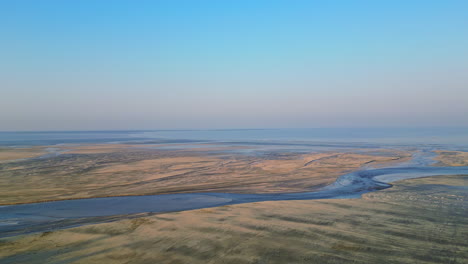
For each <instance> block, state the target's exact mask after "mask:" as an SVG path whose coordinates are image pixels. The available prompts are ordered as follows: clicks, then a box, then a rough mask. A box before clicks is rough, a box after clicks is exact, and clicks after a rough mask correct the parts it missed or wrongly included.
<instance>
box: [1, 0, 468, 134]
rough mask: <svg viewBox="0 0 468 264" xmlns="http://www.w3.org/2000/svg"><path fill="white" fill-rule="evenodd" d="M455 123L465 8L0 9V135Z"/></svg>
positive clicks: (437, 1) (338, 4)
mask: <svg viewBox="0 0 468 264" xmlns="http://www.w3.org/2000/svg"><path fill="white" fill-rule="evenodd" d="M337 126H343V127H355V126H468V1H465V0H460V1H450V0H445V1H441V0H424V1H422V0H388V1H375V0H369V1H358V0H357V1H352V0H343V1H333V0H331V1H330V0H323V1H311V0H308V1H300V0H293V1H287V0H284V1H272V0H268V1H267V0H265V1H261V0H258V1H255V0H249V1H247V0H245V1H242V0H237V1H219V0H218V1H215V0H213V1H204V0H197V1H193V0H187V1H178V0H167V1H162V0H161V1H156V0H155V1H130V0H129V1H115V0H114V1H104V0H102V1H94V0H93V1H91V0H90V1H80V0H76V1H59V0H57V1H48V0H41V1H36V0H31V1H24V0H10V1H7V0H4V1H0V130H55V129H59V130H74V129H84V130H89V129H173V128H175V129H180V128H268V127H337Z"/></svg>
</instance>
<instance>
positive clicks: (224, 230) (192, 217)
mask: <svg viewBox="0 0 468 264" xmlns="http://www.w3.org/2000/svg"><path fill="white" fill-rule="evenodd" d="M467 186H468V176H440V177H428V178H420V179H412V180H404V181H400V182H397V183H396V184H395V186H394V187H392V188H390V189H386V190H382V191H378V192H372V193H368V194H365V195H364V196H363V198H362V199H336V200H311V201H281V202H259V203H251V204H240V205H231V206H223V207H216V208H209V209H200V210H193V211H185V212H178V213H165V214H159V215H152V216H148V215H141V216H140V217H137V218H133V219H127V220H121V221H117V222H111V223H104V224H96V225H88V226H82V227H78V228H71V229H67V230H61V231H54V232H45V233H38V234H33V235H22V236H17V237H11V238H4V239H1V240H0V258H1V260H2V263H44V262H47V263H465V262H466V260H467V259H468V241H467V240H466V237H467V235H468V210H466V208H467V206H468V191H467Z"/></svg>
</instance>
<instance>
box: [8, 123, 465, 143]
mask: <svg viewBox="0 0 468 264" xmlns="http://www.w3.org/2000/svg"><path fill="white" fill-rule="evenodd" d="M115 142H119V143H142V144H144V143H156V144H157V143H199V142H230V143H237V144H240V143H256V144H279V143H282V144H292V143H296V144H304V143H309V144H310V143H315V144H317V143H320V144H324V143H330V144H337V143H346V144H354V146H359V145H366V144H367V145H372V144H387V145H398V144H401V145H403V144H404V145H416V144H424V145H431V144H436V145H437V144H441V145H453V146H458V147H467V146H468V128H440V127H439V128H310V129H231V130H152V131H149V130H145V131H65V132H0V146H31V145H55V144H70V143H115Z"/></svg>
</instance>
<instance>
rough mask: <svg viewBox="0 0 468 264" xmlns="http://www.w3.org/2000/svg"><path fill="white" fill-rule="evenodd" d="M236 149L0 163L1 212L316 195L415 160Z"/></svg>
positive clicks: (144, 150)
mask: <svg viewBox="0 0 468 264" xmlns="http://www.w3.org/2000/svg"><path fill="white" fill-rule="evenodd" d="M159 147H161V146H159ZM238 149H239V146H236V147H234V148H233V149H226V147H223V148H222V150H219V149H218V150H217V151H213V147H212V146H211V147H209V146H206V147H205V146H203V148H196V149H195V148H194V149H184V150H162V149H159V148H155V147H154V146H152V145H148V146H136V145H125V144H96V145H87V146H75V147H74V146H66V147H60V151H64V152H63V153H62V154H61V155H59V156H56V157H49V158H44V159H42V158H38V159H29V160H23V161H17V162H9V163H3V164H0V205H2V204H3V205H5V204H19V203H31V202H40V201H55V200H66V199H78V198H93V197H109V196H126V195H153V194H167V193H187V192H191V193H193V192H230V193H284V192H304V191H313V190H317V189H318V188H321V187H323V186H326V185H328V184H330V183H332V182H334V181H335V179H336V178H337V177H338V176H340V175H342V174H345V173H349V172H352V171H355V170H357V169H359V168H361V167H363V166H373V167H382V166H388V165H391V164H396V163H399V162H403V161H405V160H409V159H410V153H408V152H404V151H397V150H387V151H386V152H382V151H379V154H378V155H377V154H373V153H369V154H367V153H366V151H370V150H365V151H362V150H356V152H355V153H353V152H351V151H349V152H346V153H344V152H333V151H327V152H310V153H295V152H280V153H278V152H268V153H266V154H265V153H262V155H246V154H238V153H236V152H235V151H236V150H238ZM233 151H234V152H233Z"/></svg>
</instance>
